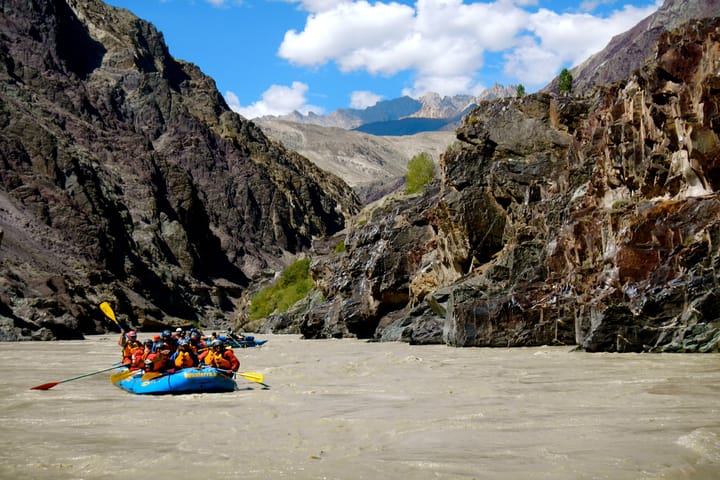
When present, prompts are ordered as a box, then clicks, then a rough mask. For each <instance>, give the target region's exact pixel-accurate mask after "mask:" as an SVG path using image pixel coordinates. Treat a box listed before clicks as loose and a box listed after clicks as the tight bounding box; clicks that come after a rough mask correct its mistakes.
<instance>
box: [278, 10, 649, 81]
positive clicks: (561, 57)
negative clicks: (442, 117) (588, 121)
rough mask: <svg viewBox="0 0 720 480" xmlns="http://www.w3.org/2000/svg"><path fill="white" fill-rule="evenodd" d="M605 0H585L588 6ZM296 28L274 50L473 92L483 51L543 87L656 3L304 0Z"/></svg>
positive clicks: (308, 62) (313, 62)
mask: <svg viewBox="0 0 720 480" xmlns="http://www.w3.org/2000/svg"><path fill="white" fill-rule="evenodd" d="M607 1H608V0H595V1H592V0H588V1H586V3H585V7H592V6H593V5H597V4H598V3H606V2H607ZM300 3H301V7H302V8H303V9H305V10H306V11H307V12H308V16H307V19H306V23H305V26H304V28H303V29H302V30H301V31H297V30H290V31H288V32H286V34H285V37H284V40H283V42H282V44H281V45H280V47H279V50H278V55H279V56H280V57H281V58H284V59H286V60H288V61H289V62H290V63H292V64H294V65H297V66H303V67H317V66H320V65H324V64H326V63H329V62H334V63H335V64H336V65H338V67H339V68H340V69H341V71H345V72H350V71H366V72H369V73H371V74H379V75H394V74H396V73H398V72H401V71H411V72H412V73H413V79H414V85H413V87H412V88H409V89H406V90H407V91H408V92H413V93H414V94H415V95H421V94H422V93H425V92H427V91H434V92H437V93H440V94H444V95H452V94H455V93H472V92H473V91H474V90H476V89H477V88H478V87H479V82H478V81H477V80H476V77H477V74H478V72H479V71H480V70H481V69H482V68H483V66H484V58H485V56H486V54H487V53H488V52H494V53H502V54H503V58H504V59H505V62H506V63H505V65H504V66H503V68H504V71H505V73H506V74H508V75H510V76H511V77H512V78H514V79H516V80H517V82H519V83H524V84H526V85H528V86H535V87H541V86H544V85H545V84H546V83H548V82H549V81H550V80H551V79H552V78H553V77H554V76H556V75H557V73H558V72H559V70H560V69H561V68H562V67H563V66H564V65H566V64H570V65H575V64H577V63H579V62H581V61H583V60H585V59H586V58H587V57H588V56H590V55H591V54H593V53H595V52H597V51H599V50H601V49H602V48H603V47H604V46H605V45H606V44H607V43H608V42H609V41H610V39H611V38H612V37H613V36H614V35H616V34H618V33H621V32H623V31H626V30H628V29H629V28H631V27H632V26H633V25H635V24H637V23H638V22H639V21H640V20H641V19H643V18H644V17H646V16H647V15H649V14H651V13H652V12H654V11H655V10H657V8H658V7H659V6H660V4H661V3H662V0H656V2H655V3H654V4H651V5H648V6H647V7H645V8H636V7H633V6H625V7H623V8H620V9H618V10H615V12H614V13H613V14H612V15H611V16H609V17H601V16H593V15H591V14H589V13H556V12H553V11H550V10H548V9H547V8H539V9H537V10H535V11H533V9H529V8H527V7H532V6H536V5H538V4H539V5H541V6H542V4H543V2H542V1H537V0H495V1H485V2H483V1H476V2H469V3H465V2H463V0H417V2H416V3H415V4H414V5H413V6H408V5H404V4H400V3H395V2H381V1H378V2H374V3H370V2H368V1H366V0H355V1H352V0H301V1H300Z"/></svg>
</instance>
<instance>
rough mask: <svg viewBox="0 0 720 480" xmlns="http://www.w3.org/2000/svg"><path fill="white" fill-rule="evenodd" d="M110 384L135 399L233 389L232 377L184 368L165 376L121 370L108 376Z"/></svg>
mask: <svg viewBox="0 0 720 480" xmlns="http://www.w3.org/2000/svg"><path fill="white" fill-rule="evenodd" d="M110 381H111V382H112V383H113V384H114V385H115V386H117V387H120V388H122V389H123V390H126V391H128V392H130V393H134V394H136V395H166V394H182V393H217V392H232V391H233V390H235V387H236V384H235V379H234V378H233V377H232V376H229V375H227V374H225V373H223V372H221V371H219V370H217V369H216V368H213V367H197V368H184V369H182V370H179V371H177V372H174V373H168V374H158V373H148V374H145V373H144V372H143V371H142V370H138V371H135V372H131V371H129V370H128V369H127V368H123V369H122V370H121V371H119V372H118V373H115V374H113V375H111V376H110Z"/></svg>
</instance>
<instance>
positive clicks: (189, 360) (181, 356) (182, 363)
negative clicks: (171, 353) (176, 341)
mask: <svg viewBox="0 0 720 480" xmlns="http://www.w3.org/2000/svg"><path fill="white" fill-rule="evenodd" d="M175 366H176V367H177V368H192V367H194V366H195V361H194V360H193V357H192V355H190V352H178V354H177V357H175Z"/></svg>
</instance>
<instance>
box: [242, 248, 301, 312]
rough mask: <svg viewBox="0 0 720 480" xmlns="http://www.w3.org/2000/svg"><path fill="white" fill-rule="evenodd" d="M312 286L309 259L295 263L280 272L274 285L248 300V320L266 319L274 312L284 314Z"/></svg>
mask: <svg viewBox="0 0 720 480" xmlns="http://www.w3.org/2000/svg"><path fill="white" fill-rule="evenodd" d="M313 286H314V283H313V280H312V277H311V276H310V259H308V258H305V259H302V260H298V261H296V262H295V263H293V264H292V265H290V266H289V267H287V268H286V269H285V270H284V271H283V272H282V274H281V275H280V278H279V279H278V281H277V282H275V284H273V285H271V286H270V287H268V288H264V289H262V290H260V291H259V292H257V293H256V294H255V295H253V296H252V297H251V298H250V316H249V317H250V320H257V319H259V318H266V317H267V316H268V315H270V314H271V313H273V312H275V311H278V312H286V311H287V310H288V308H290V307H291V306H292V305H293V304H294V303H295V302H297V301H298V300H301V299H303V298H305V296H306V295H307V294H308V292H310V290H312V288H313Z"/></svg>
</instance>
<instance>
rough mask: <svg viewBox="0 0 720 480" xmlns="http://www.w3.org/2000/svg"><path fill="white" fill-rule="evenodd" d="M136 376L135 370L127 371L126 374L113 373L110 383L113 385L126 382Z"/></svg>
mask: <svg viewBox="0 0 720 480" xmlns="http://www.w3.org/2000/svg"><path fill="white" fill-rule="evenodd" d="M134 374H135V371H134V370H125V371H124V372H118V373H113V374H112V375H110V381H111V382H112V383H117V382H120V381H122V380H125V379H126V378H128V377H132V376H133V375H134Z"/></svg>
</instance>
